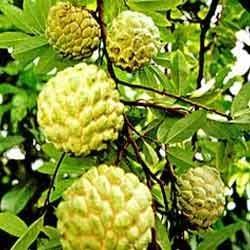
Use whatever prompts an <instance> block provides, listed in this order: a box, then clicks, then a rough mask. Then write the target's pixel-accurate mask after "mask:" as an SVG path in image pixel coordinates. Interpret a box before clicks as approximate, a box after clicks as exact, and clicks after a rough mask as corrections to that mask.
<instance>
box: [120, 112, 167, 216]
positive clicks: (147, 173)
mask: <svg viewBox="0 0 250 250" xmlns="http://www.w3.org/2000/svg"><path fill="white" fill-rule="evenodd" d="M124 118H125V125H126V126H127V131H128V132H129V133H128V135H127V136H128V140H129V142H130V144H131V146H132V147H133V149H134V152H135V155H136V158H137V160H138V162H139V163H140V164H141V165H142V168H143V171H144V172H145V175H146V176H147V175H148V177H151V178H152V179H153V180H154V181H155V182H156V183H158V185H159V186H160V188H161V192H162V197H163V201H164V206H165V210H166V213H168V201H167V196H166V193H165V189H164V183H163V181H162V180H161V179H159V178H157V177H156V175H155V174H154V173H152V172H151V170H150V169H149V168H148V166H147V164H146V163H145V162H144V160H143V159H142V157H141V155H140V149H139V147H138V145H137V143H136V142H135V141H134V140H133V139H132V136H131V132H130V131H129V130H132V131H134V132H135V131H136V129H135V128H134V126H133V125H132V124H131V123H130V121H129V120H128V118H127V117H126V116H124ZM137 134H138V135H140V133H139V132H138V131H137ZM140 137H141V138H143V136H142V135H140Z"/></svg>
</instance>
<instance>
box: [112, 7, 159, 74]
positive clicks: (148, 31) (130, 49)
mask: <svg viewBox="0 0 250 250" xmlns="http://www.w3.org/2000/svg"><path fill="white" fill-rule="evenodd" d="M159 47H160V32H159V29H158V28H157V26H156V25H155V24H154V22H153V20H152V18H151V17H148V16H146V15H144V14H142V13H139V12H135V11H129V10H127V11H123V12H122V13H120V14H119V15H118V16H117V17H116V18H115V19H114V20H113V22H112V24H111V26H110V28H109V30H108V36H107V50H108V53H109V56H110V59H111V60H112V61H113V63H114V64H115V65H116V66H118V67H120V68H121V69H124V70H127V71H134V70H136V69H139V68H141V67H142V66H144V65H145V64H147V63H149V62H150V61H151V59H152V58H153V57H154V56H156V55H157V53H158V50H159Z"/></svg>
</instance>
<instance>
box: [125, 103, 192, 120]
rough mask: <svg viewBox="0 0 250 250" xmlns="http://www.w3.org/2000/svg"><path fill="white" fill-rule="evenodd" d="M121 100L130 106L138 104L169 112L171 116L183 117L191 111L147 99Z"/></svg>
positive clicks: (138, 105)
mask: <svg viewBox="0 0 250 250" xmlns="http://www.w3.org/2000/svg"><path fill="white" fill-rule="evenodd" d="M121 102H122V103H123V104H125V105H128V106H137V107H145V108H154V109H159V110H161V111H163V112H165V113H167V114H168V115H169V116H175V117H176V116H180V117H183V116H185V115H187V114H188V113H189V111H188V110H184V109H182V108H172V107H171V108H170V107H165V106H163V105H161V104H157V103H154V102H150V101H147V100H136V101H126V100H121Z"/></svg>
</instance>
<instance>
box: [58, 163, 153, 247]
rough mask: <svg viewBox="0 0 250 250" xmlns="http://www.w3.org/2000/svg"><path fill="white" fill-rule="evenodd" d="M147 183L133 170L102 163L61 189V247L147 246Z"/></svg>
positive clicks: (149, 214) (150, 214)
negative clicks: (140, 179)
mask: <svg viewBox="0 0 250 250" xmlns="http://www.w3.org/2000/svg"><path fill="white" fill-rule="evenodd" d="M151 203H152V197H151V193H150V191H149V189H148V187H147V186H146V185H145V184H143V183H141V182H140V181H139V179H138V178H137V177H136V176H135V175H134V174H132V173H125V172H124V171H123V170H122V169H121V168H118V167H114V166H107V165H101V166H99V167H98V168H92V169H91V170H89V171H88V172H87V173H85V174H84V175H83V176H82V177H81V178H80V179H78V180H77V181H75V182H74V183H73V185H72V186H71V187H70V188H69V189H68V190H66V192H65V193H64V201H62V202H61V203H60V204H59V206H58V208H57V217H58V225H57V227H58V230H59V232H60V234H61V242H62V246H63V249H64V250H66V249H67V250H76V249H81V250H89V249H91V250H146V249H147V246H148V244H149V242H150V241H151V228H152V227H153V226H154V213H153V210H152V207H151V205H152V204H151Z"/></svg>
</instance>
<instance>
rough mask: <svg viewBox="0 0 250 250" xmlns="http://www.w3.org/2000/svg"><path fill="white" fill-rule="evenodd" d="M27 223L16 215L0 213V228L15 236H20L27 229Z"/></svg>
mask: <svg viewBox="0 0 250 250" xmlns="http://www.w3.org/2000/svg"><path fill="white" fill-rule="evenodd" d="M27 228H28V227H27V225H26V224H25V222H24V221H22V220H21V219H20V218H18V217H17V216H16V215H14V214H12V213H9V212H4V213H0V229H1V230H3V231H5V232H7V233H9V234H11V235H13V236H16V237H20V236H21V235H22V234H24V232H25V231H26V230H27Z"/></svg>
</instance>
